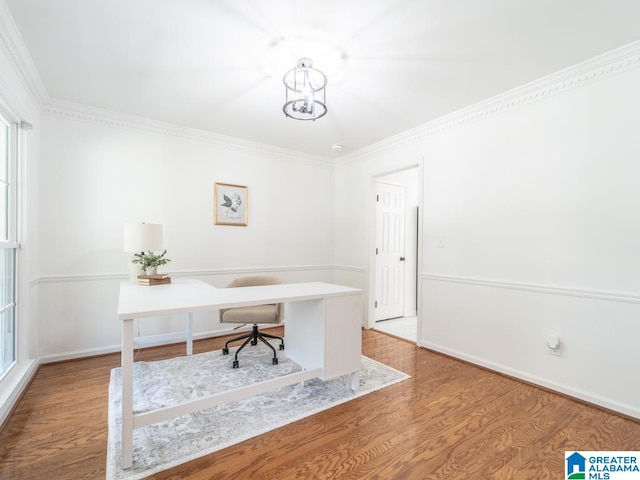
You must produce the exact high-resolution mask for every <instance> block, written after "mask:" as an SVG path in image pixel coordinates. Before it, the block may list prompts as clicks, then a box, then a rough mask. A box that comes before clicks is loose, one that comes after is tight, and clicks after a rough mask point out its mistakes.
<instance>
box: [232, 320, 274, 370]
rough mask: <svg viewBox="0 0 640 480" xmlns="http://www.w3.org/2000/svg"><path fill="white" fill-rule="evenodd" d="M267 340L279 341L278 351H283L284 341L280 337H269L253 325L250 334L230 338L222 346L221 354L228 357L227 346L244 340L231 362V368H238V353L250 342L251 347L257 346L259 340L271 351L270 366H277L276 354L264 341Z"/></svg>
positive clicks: (271, 346)
mask: <svg viewBox="0 0 640 480" xmlns="http://www.w3.org/2000/svg"><path fill="white" fill-rule="evenodd" d="M267 338H273V339H275V340H280V346H279V349H280V350H284V339H283V338H282V337H277V336H275V335H269V334H268V333H262V332H259V331H258V325H255V324H254V325H253V329H252V330H251V332H250V333H245V334H244V335H240V336H239V337H236V338H232V339H231V340H229V341H228V342H227V343H225V344H224V348H223V349H222V354H223V355H229V344H230V343H232V342H237V341H238V340H244V343H243V344H242V345H240V348H239V349H238V350H237V351H236V355H235V358H234V360H233V368H238V367H240V363H239V362H238V354H239V353H240V351H241V350H242V349H243V348H244V347H246V346H247V345H248V344H249V342H251V345H254V346H255V345H257V344H258V340H260V341H261V342H262V343H264V344H265V345H266V346H267V347H269V348H270V349H271V350H273V360H272V362H271V363H272V364H273V365H277V364H278V356H277V354H276V349H275V348H273V345H271V344H270V343H269V342H268V341H267V340H266V339H267Z"/></svg>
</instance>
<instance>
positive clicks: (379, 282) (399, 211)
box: [369, 166, 421, 342]
mask: <svg viewBox="0 0 640 480" xmlns="http://www.w3.org/2000/svg"><path fill="white" fill-rule="evenodd" d="M374 180H375V188H376V194H375V200H376V202H375V215H374V218H375V219H374V222H373V223H374V224H375V225H374V227H373V228H372V231H371V235H372V239H374V243H375V246H374V249H375V252H374V259H373V262H372V263H370V265H371V268H372V270H371V276H370V285H371V287H372V289H371V291H372V292H373V297H374V298H373V311H372V312H371V313H372V315H373V316H372V317H371V316H370V317H369V318H373V322H371V324H370V326H371V327H372V328H375V329H376V330H381V331H384V332H387V333H390V334H392V335H395V336H398V337H401V338H406V339H408V340H411V341H414V342H417V338H418V311H419V308H418V303H419V301H418V300H419V297H418V291H419V290H418V282H419V278H418V254H419V252H418V245H419V242H418V238H419V228H420V226H419V215H418V212H419V204H420V198H421V192H420V169H419V167H418V166H414V167H411V168H407V169H405V170H402V171H398V172H395V173H390V174H385V175H381V176H378V177H376V178H375V179H374ZM371 277H373V278H371Z"/></svg>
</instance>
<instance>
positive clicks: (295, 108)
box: [282, 58, 327, 120]
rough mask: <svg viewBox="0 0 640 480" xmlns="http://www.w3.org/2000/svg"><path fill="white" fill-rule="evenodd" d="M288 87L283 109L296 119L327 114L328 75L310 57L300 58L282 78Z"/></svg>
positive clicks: (286, 113)
mask: <svg viewBox="0 0 640 480" xmlns="http://www.w3.org/2000/svg"><path fill="white" fill-rule="evenodd" d="M282 81H283V82H284V86H285V87H286V97H285V103H284V105H283V107H282V111H283V112H284V114H285V115H286V116H287V117H291V118H295V119H296V120H316V119H317V118H320V117H323V116H324V115H326V114H327V94H326V86H327V76H326V75H325V74H324V73H322V72H321V71H320V70H317V69H315V68H313V62H312V61H311V60H310V59H308V58H301V59H300V60H298V63H297V64H296V66H295V68H294V69H293V70H289V71H288V72H287V73H286V74H285V75H284V78H283V79H282Z"/></svg>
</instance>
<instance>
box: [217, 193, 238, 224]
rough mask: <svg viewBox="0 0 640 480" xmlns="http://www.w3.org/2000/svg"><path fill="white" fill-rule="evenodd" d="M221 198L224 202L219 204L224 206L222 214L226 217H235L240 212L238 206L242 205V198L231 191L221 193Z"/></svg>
mask: <svg viewBox="0 0 640 480" xmlns="http://www.w3.org/2000/svg"><path fill="white" fill-rule="evenodd" d="M222 198H223V200H224V203H222V204H221V205H220V206H221V207H224V208H225V213H224V216H225V217H227V218H237V217H238V215H239V214H240V212H241V210H240V207H241V206H242V198H240V195H238V194H237V193H236V192H231V193H229V195H227V194H223V195H222Z"/></svg>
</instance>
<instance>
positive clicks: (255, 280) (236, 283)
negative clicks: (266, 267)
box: [219, 275, 284, 323]
mask: <svg viewBox="0 0 640 480" xmlns="http://www.w3.org/2000/svg"><path fill="white" fill-rule="evenodd" d="M283 283H284V282H283V281H282V279H281V278H278V277H271V276H268V275H253V276H249V277H240V278H236V279H235V280H233V281H232V282H230V283H229V284H227V288H238V287H258V286H261V285H281V284H283ZM275 305H276V308H277V310H276V321H275V322H273V321H269V322H265V323H282V320H283V318H284V305H283V304H282V303H278V304H275ZM251 308H252V307H243V309H244V310H248V309H251ZM228 310H233V309H232V308H225V309H221V310H220V311H219V315H220V322H221V323H226V322H225V320H224V318H223V317H224V313H225V312H226V311H228ZM231 322H232V323H238V322H237V321H236V320H231Z"/></svg>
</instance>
